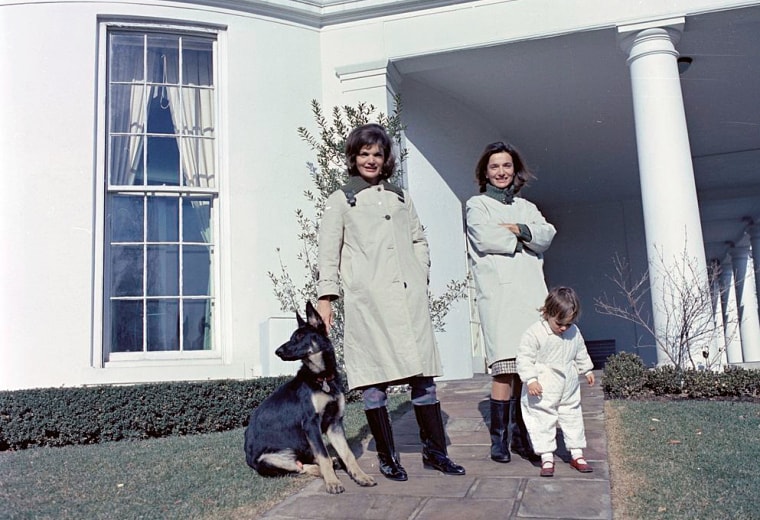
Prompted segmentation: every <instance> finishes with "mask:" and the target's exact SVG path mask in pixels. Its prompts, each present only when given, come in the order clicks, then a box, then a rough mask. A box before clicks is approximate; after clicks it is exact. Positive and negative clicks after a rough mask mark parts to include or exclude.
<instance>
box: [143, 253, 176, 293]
mask: <svg viewBox="0 0 760 520" xmlns="http://www.w3.org/2000/svg"><path fill="white" fill-rule="evenodd" d="M178 295H179V247H178V246H148V296H178Z"/></svg>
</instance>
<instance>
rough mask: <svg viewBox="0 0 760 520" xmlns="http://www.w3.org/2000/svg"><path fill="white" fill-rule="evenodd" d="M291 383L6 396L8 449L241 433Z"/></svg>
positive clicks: (3, 432) (1, 420)
mask: <svg viewBox="0 0 760 520" xmlns="http://www.w3.org/2000/svg"><path fill="white" fill-rule="evenodd" d="M287 379H289V377H286V376H282V377H266V378H259V379H252V380H246V381H233V380H224V381H204V382H195V383H188V382H183V383H158V384H141V385H133V386H95V387H81V388H42V389H33V390H18V391H12V392H8V391H6V392H0V451H2V450H19V449H24V448H31V447H35V446H66V445H69V444H94V443H99V442H104V441H118V440H122V439H146V438H149V437H165V436H168V435H188V434H195V433H208V432H216V431H223V430H229V429H233V428H239V427H242V426H244V425H245V424H246V423H247V421H248V416H249V414H250V412H251V410H252V409H253V408H254V407H256V406H258V405H259V403H261V401H263V400H264V399H265V398H266V397H267V396H268V395H269V394H271V393H272V392H273V391H274V390H275V388H277V387H278V386H279V385H280V384H282V383H283V382H284V381H286V380H287Z"/></svg>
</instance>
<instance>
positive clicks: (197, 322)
mask: <svg viewBox="0 0 760 520" xmlns="http://www.w3.org/2000/svg"><path fill="white" fill-rule="evenodd" d="M212 310H213V306H212V305H211V300H185V302H184V304H183V305H182V311H183V316H182V334H183V347H182V348H183V349H184V350H211V347H212V344H211V322H212V314H211V313H212Z"/></svg>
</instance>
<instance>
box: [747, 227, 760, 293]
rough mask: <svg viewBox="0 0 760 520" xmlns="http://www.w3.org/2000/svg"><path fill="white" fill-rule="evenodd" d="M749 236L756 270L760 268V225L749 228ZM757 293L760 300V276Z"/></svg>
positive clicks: (757, 282)
mask: <svg viewBox="0 0 760 520" xmlns="http://www.w3.org/2000/svg"><path fill="white" fill-rule="evenodd" d="M747 234H748V235H749V243H750V245H751V246H752V263H753V264H755V269H758V268H760V224H758V223H754V224H752V225H751V226H749V228H747ZM755 291H756V294H757V297H758V298H760V276H757V275H756V276H755Z"/></svg>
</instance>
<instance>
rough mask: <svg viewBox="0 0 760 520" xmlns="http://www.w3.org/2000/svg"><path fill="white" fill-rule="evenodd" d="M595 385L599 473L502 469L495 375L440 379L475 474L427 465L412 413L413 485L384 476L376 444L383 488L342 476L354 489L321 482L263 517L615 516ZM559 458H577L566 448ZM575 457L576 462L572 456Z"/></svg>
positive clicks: (589, 454)
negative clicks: (496, 439) (493, 423)
mask: <svg viewBox="0 0 760 520" xmlns="http://www.w3.org/2000/svg"><path fill="white" fill-rule="evenodd" d="M596 379H597V384H596V385H595V386H593V387H589V385H588V384H587V383H586V382H585V380H582V381H581V393H582V405H583V415H584V420H585V425H586V439H587V441H588V448H586V450H585V451H584V454H585V456H586V459H587V460H588V461H589V464H591V466H592V467H593V468H594V472H593V473H587V474H582V473H579V472H577V471H575V470H574V469H572V468H571V467H570V465H569V464H567V463H564V462H562V461H561V460H560V459H559V457H557V464H556V470H555V474H554V477H553V478H541V477H539V476H538V472H539V468H538V467H537V466H534V465H533V464H531V463H530V462H528V461H526V460H524V459H522V458H520V457H518V456H513V458H512V462H510V463H508V464H498V463H496V462H493V461H491V459H490V452H489V446H490V438H489V434H488V422H487V421H488V415H489V410H490V407H489V391H490V378H489V377H488V376H484V375H476V376H475V377H473V378H472V379H466V380H458V381H443V382H438V397H439V399H440V401H441V406H442V410H443V418H444V422H445V424H446V433H447V436H448V438H449V446H448V451H449V455H450V456H451V458H452V459H453V460H454V461H456V462H457V463H459V464H462V465H463V466H464V467H465V468H466V469H467V475H464V476H447V475H443V474H441V473H439V472H437V471H434V470H427V469H425V468H424V467H423V465H422V459H421V456H420V443H419V430H418V428H417V423H416V421H415V418H414V411H412V410H410V411H409V412H407V413H406V414H405V415H404V416H402V417H401V418H399V419H398V420H396V421H394V423H393V429H394V433H395V435H394V438H395V442H396V448H397V450H398V451H399V452H400V455H401V462H402V464H403V465H404V467H405V468H406V470H407V472H408V473H409V480H408V481H406V482H393V481H390V480H388V479H385V478H383V476H382V475H380V473H379V471H378V469H377V455H376V452H375V451H374V449H375V447H374V443H373V442H372V441H371V439H370V440H369V441H367V442H365V444H364V445H363V446H362V450H361V454H360V456H359V457H358V460H359V464H360V465H361V466H362V468H363V469H364V470H365V471H366V472H367V473H369V474H371V475H373V476H374V477H375V479H376V480H377V482H378V485H377V486H375V487H371V488H363V487H360V486H357V485H356V484H354V483H353V481H352V480H351V479H350V478H349V477H348V475H346V474H345V472H343V471H339V472H338V477H339V478H340V479H341V480H342V481H343V483H344V485H345V487H346V492H345V493H342V494H340V495H329V494H327V493H325V491H324V483H323V481H322V480H321V479H315V480H314V481H313V482H311V483H310V484H309V485H308V486H306V488H304V489H303V490H301V491H300V492H299V493H297V494H295V495H293V496H291V497H289V498H287V499H286V500H284V501H283V502H281V503H279V504H278V505H277V506H275V507H274V508H272V509H271V510H270V511H268V512H267V513H266V514H265V515H264V516H263V517H262V518H266V519H269V520H310V519H318V520H360V519H368V520H385V519H388V520H391V519H392V520H428V519H430V520H447V519H463V520H480V519H484V520H485V519H487V520H494V519H523V518H526V519H527V518H532V519H544V520H549V519H564V520H579V519H611V518H612V505H611V501H610V479H609V466H608V464H607V437H606V434H605V430H604V396H603V394H602V390H601V387H600V385H599V381H601V373H600V372H597V378H596ZM558 455H561V456H563V457H565V456H566V457H569V454H567V452H566V451H565V450H561V451H560V452H558ZM568 460H569V458H568Z"/></svg>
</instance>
